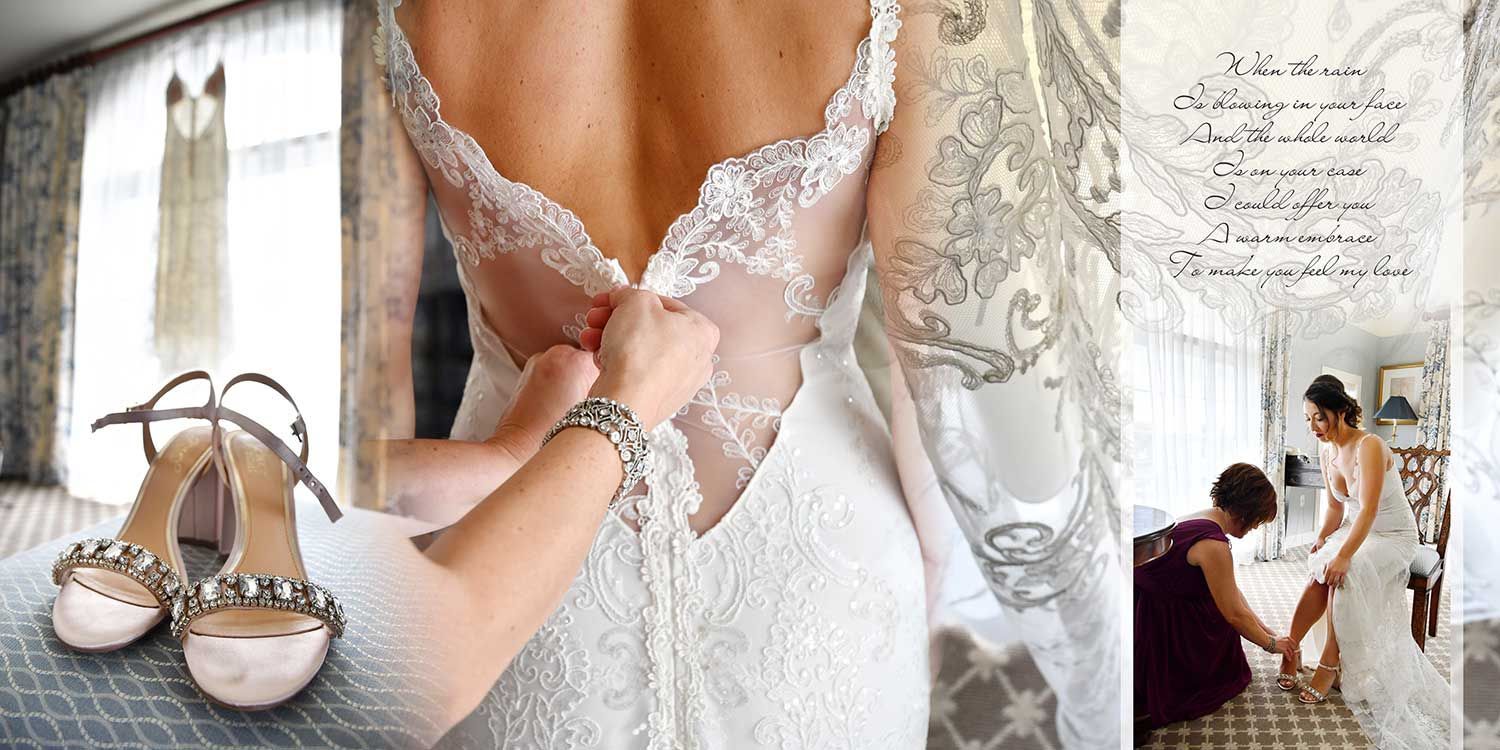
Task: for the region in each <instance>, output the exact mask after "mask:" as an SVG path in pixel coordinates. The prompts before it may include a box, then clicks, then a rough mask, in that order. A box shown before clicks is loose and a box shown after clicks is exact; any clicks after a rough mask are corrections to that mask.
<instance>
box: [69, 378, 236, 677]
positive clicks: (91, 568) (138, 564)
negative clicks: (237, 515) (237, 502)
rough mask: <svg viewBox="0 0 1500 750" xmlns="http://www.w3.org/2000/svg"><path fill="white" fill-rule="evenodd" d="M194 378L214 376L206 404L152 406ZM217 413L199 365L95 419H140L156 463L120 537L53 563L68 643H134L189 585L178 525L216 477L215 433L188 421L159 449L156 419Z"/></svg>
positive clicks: (97, 646) (97, 648)
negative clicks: (191, 498)
mask: <svg viewBox="0 0 1500 750" xmlns="http://www.w3.org/2000/svg"><path fill="white" fill-rule="evenodd" d="M190 380H207V381H208V402H207V403H205V404H204V405H203V406H192V407H186V408H177V409H155V408H153V407H154V406H155V405H156V402H157V401H158V400H160V399H161V397H162V396H164V395H166V394H167V392H168V391H171V390H172V389H174V388H176V387H177V386H178V385H181V384H182V383H185V382H188V381H190ZM216 411H217V407H216V405H215V394H214V387H213V381H212V380H211V379H210V378H209V376H208V373H206V372H203V371H202V370H194V371H192V372H188V373H184V374H182V375H179V376H177V377H176V378H174V379H173V380H172V381H171V382H169V383H167V384H166V385H165V386H163V387H162V389H161V390H159V391H157V392H156V395H155V396H152V397H151V400H149V401H147V402H145V403H143V404H139V405H136V406H132V407H130V408H128V409H126V410H125V411H122V412H116V413H114V414H109V415H106V416H105V417H103V418H101V419H99V420H98V421H96V422H94V429H95V430H97V429H99V428H100V427H103V426H105V425H111V424H129V423H135V424H140V425H141V442H142V448H143V450H144V451H145V454H146V461H147V462H148V463H149V464H150V466H149V467H148V468H147V469H146V476H145V478H144V479H142V480H141V488H140V490H139V492H138V494H137V495H136V499H135V503H134V504H133V505H132V506H131V507H130V515H129V516H127V517H126V518H125V523H124V524H122V525H121V527H120V531H119V533H117V534H116V535H115V537H114V538H96V539H84V540H81V541H78V542H74V543H73V544H70V545H68V546H67V547H66V548H64V549H63V551H62V553H61V554H59V555H58V557H57V561H56V562H54V563H53V565H52V582H53V583H55V584H57V585H58V586H59V590H58V593H57V599H56V600H55V601H54V602H53V604H52V631H53V633H54V634H56V636H57V639H58V640H59V641H62V642H63V643H64V644H67V645H68V647H70V648H72V649H75V650H78V651H87V652H101V651H113V650H115V649H118V648H122V647H124V646H127V645H129V644H131V643H133V642H135V641H136V640H138V639H139V638H140V637H141V636H143V635H145V634H146V633H148V632H150V630H151V629H152V628H154V627H156V625H157V624H158V623H160V622H161V621H162V620H164V619H166V616H167V612H168V610H169V609H171V607H172V603H173V601H175V600H176V599H177V597H178V596H180V595H181V593H182V591H183V589H184V581H185V576H186V572H185V571H184V570H183V566H182V557H181V554H180V551H181V550H180V548H179V547H178V541H177V534H176V531H177V529H179V528H180V526H181V523H182V513H183V512H184V507H185V506H186V505H187V504H188V503H187V502H186V498H187V497H188V495H190V494H191V493H193V492H194V489H193V488H194V487H195V486H196V485H198V484H200V483H201V481H202V480H203V478H204V477H205V476H208V477H212V478H214V479H215V480H217V477H216V476H214V474H215V472H214V470H213V468H212V466H211V464H212V463H213V451H212V449H211V448H212V445H213V442H214V439H215V435H216V432H217V431H216V430H215V429H214V428H212V427H210V426H202V427H190V428H188V429H186V430H183V431H182V432H179V433H177V434H176V435H173V436H172V439H171V440H169V441H168V442H167V445H166V447H164V448H163V449H162V450H161V452H160V453H158V452H157V450H156V444H155V442H154V441H153V440H152V438H151V427H150V423H151V422H156V421H162V420H168V419H188V418H191V419H202V420H205V421H208V422H210V423H211V424H212V420H213V419H214V416H215V414H216ZM210 491H211V488H210Z"/></svg>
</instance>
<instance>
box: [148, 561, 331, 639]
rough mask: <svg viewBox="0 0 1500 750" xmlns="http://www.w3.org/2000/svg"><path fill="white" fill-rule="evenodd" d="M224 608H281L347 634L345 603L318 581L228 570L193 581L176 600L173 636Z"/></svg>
mask: <svg viewBox="0 0 1500 750" xmlns="http://www.w3.org/2000/svg"><path fill="white" fill-rule="evenodd" d="M223 609H281V610H286V611H288V612H296V613H298V614H304V615H307V616H308V617H314V618H317V619H318V620H321V621H323V623H324V624H326V625H327V626H328V629H329V630H330V631H332V632H333V637H335V638H338V637H340V636H342V635H343V634H344V623H345V620H344V607H343V605H341V604H339V600H338V599H336V598H334V596H333V593H332V592H330V591H329V590H328V589H325V588H323V587H322V586H319V585H317V584H315V583H310V582H308V581H302V580H298V579H296V578H287V577H284V576H273V575H263V574H260V573H226V574H222V575H216V576H213V577H210V578H204V579H202V580H200V581H198V582H197V583H195V584H193V585H192V586H191V587H190V588H189V589H188V590H187V591H186V592H185V593H184V594H183V595H182V597H180V598H179V599H178V600H177V601H175V602H173V603H172V637H173V638H182V636H183V634H184V633H186V632H187V627H188V625H189V624H190V623H192V622H193V621H194V620H196V619H198V618H199V617H202V616H203V615H206V614H208V613H210V612H217V611H219V610H223Z"/></svg>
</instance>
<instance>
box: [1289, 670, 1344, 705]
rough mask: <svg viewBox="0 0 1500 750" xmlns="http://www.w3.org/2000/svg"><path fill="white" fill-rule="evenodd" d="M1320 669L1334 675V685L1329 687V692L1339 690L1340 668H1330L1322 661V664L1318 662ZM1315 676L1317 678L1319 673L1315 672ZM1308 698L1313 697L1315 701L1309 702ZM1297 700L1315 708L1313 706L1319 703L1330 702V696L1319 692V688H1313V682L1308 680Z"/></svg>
mask: <svg viewBox="0 0 1500 750" xmlns="http://www.w3.org/2000/svg"><path fill="white" fill-rule="evenodd" d="M1318 669H1326V670H1328V671H1330V672H1332V673H1333V683H1332V684H1330V685H1329V687H1328V689H1329V690H1333V689H1335V688H1337V687H1338V686H1339V683H1338V680H1339V668H1338V667H1330V666H1328V665H1327V664H1324V663H1323V662H1321V661H1320V662H1318ZM1313 676H1314V677H1316V676H1317V673H1316V672H1314V673H1313ZM1308 696H1312V698H1313V699H1312V700H1308ZM1297 700H1299V701H1301V702H1302V703H1304V704H1306V705H1309V706H1313V705H1317V704H1319V703H1323V702H1326V701H1327V700H1328V696H1327V695H1326V694H1324V693H1323V691H1321V690H1318V689H1317V688H1315V687H1313V686H1312V681H1311V680H1308V682H1307V684H1305V685H1303V686H1302V690H1301V692H1298V693H1297Z"/></svg>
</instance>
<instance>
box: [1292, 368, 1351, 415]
mask: <svg viewBox="0 0 1500 750" xmlns="http://www.w3.org/2000/svg"><path fill="white" fill-rule="evenodd" d="M1302 398H1304V399H1306V400H1307V401H1309V402H1311V403H1312V405H1313V406H1316V407H1318V409H1319V410H1320V411H1323V412H1326V413H1328V414H1334V415H1337V416H1340V417H1342V418H1343V420H1344V424H1346V425H1348V426H1350V427H1359V417H1360V414H1361V410H1360V408H1359V402H1358V401H1355V400H1354V397H1352V396H1350V395H1349V394H1348V393H1347V392H1345V391H1344V384H1343V383H1342V382H1340V381H1339V379H1338V378H1336V377H1334V376H1332V375H1319V376H1318V377H1316V378H1313V382H1312V385H1309V386H1308V387H1307V392H1306V393H1303V394H1302Z"/></svg>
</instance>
